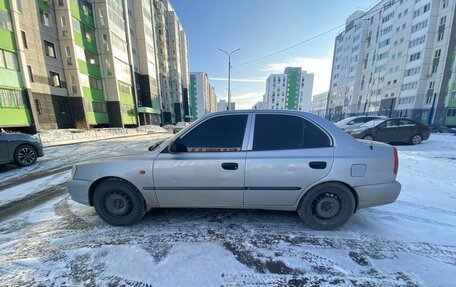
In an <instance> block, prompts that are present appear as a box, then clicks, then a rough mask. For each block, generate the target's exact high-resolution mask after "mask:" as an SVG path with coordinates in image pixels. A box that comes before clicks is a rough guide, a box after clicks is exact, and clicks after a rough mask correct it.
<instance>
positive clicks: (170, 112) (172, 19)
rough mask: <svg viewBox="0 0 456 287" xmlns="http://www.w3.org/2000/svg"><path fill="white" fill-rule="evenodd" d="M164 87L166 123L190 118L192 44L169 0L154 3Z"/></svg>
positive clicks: (161, 76)
mask: <svg viewBox="0 0 456 287" xmlns="http://www.w3.org/2000/svg"><path fill="white" fill-rule="evenodd" d="M153 11H154V18H155V24H156V34H157V37H156V40H157V48H158V58H159V62H160V66H159V73H160V85H161V87H162V109H163V119H164V122H165V123H175V122H180V121H183V120H184V119H185V118H186V117H187V119H190V115H189V112H190V109H189V104H188V82H189V74H188V70H189V69H188V56H187V50H188V47H187V46H188V43H187V37H186V35H185V32H184V29H183V27H182V24H181V22H180V21H179V18H178V17H177V14H176V12H175V11H174V8H173V7H172V6H171V3H170V2H169V1H168V0H154V9H153Z"/></svg>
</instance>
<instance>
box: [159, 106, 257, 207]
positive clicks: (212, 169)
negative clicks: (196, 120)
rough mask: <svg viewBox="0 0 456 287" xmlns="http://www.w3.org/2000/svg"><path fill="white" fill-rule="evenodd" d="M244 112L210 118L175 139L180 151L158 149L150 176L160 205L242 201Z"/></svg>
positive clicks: (234, 203)
mask: <svg viewBox="0 0 456 287" xmlns="http://www.w3.org/2000/svg"><path fill="white" fill-rule="evenodd" d="M248 118H249V114H248V113H245V114H235V115H219V116H214V117H211V118H208V119H207V120H205V121H203V122H201V123H200V124H198V125H197V126H195V127H194V128H192V129H191V130H190V131H188V132H186V133H184V134H183V135H182V136H181V137H180V138H178V139H177V142H178V146H179V152H177V153H169V152H168V150H167V149H165V150H164V151H163V152H162V153H160V155H159V156H158V157H157V158H156V159H155V161H154V182H155V190H156V193H157V197H158V201H159V204H160V206H161V207H187V206H192V207H232V206H241V205H242V203H243V192H244V175H245V157H246V151H245V146H246V142H244V138H247V137H246V136H245V134H246V133H248V131H247V128H246V127H247V121H248Z"/></svg>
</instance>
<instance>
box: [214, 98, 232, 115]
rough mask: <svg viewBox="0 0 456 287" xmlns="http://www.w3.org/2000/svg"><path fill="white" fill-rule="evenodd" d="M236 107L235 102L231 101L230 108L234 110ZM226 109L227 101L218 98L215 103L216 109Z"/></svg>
mask: <svg viewBox="0 0 456 287" xmlns="http://www.w3.org/2000/svg"><path fill="white" fill-rule="evenodd" d="M235 109H236V103H235V102H231V104H230V110H235ZM226 110H228V101H227V100H219V101H218V103H217V111H219V112H221V111H226Z"/></svg>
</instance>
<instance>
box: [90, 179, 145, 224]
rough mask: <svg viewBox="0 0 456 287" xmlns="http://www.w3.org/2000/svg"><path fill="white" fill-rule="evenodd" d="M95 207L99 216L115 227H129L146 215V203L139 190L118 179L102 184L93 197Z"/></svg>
mask: <svg viewBox="0 0 456 287" xmlns="http://www.w3.org/2000/svg"><path fill="white" fill-rule="evenodd" d="M93 206H94V207H95V211H96V212H97V214H98V216H100V217H101V219H103V220H104V221H105V222H107V223H109V224H111V225H115V226H129V225H133V224H135V223H137V222H138V221H140V220H141V219H142V218H143V216H144V215H145V214H146V203H145V200H144V197H143V196H142V195H141V193H140V192H139V191H138V189H137V188H136V187H135V186H134V185H132V184H131V183H129V182H127V181H125V180H122V179H117V178H112V179H108V180H105V181H103V182H101V183H100V184H99V185H98V186H97V188H96V189H95V193H94V195H93Z"/></svg>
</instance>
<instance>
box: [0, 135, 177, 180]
mask: <svg viewBox="0 0 456 287" xmlns="http://www.w3.org/2000/svg"><path fill="white" fill-rule="evenodd" d="M169 136H171V134H168V133H165V134H151V135H142V136H135V137H128V138H118V139H110V140H101V141H94V142H87V143H80V144H72V145H65V146H54V147H46V148H44V153H45V154H44V157H40V158H38V160H37V162H36V163H35V164H34V165H31V166H29V167H22V168H21V167H17V166H14V165H6V166H0V186H1V183H2V182H6V181H11V180H16V179H17V180H20V179H21V178H24V177H26V176H30V175H32V174H37V173H41V172H44V171H49V170H53V169H58V168H63V167H69V166H72V165H73V164H75V163H77V162H81V161H85V160H88V159H94V158H102V157H107V156H116V155H120V154H125V153H126V152H128V153H135V152H140V151H145V150H147V148H148V147H149V146H150V145H152V144H153V143H154V142H156V141H158V140H162V139H164V138H167V137H169Z"/></svg>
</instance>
